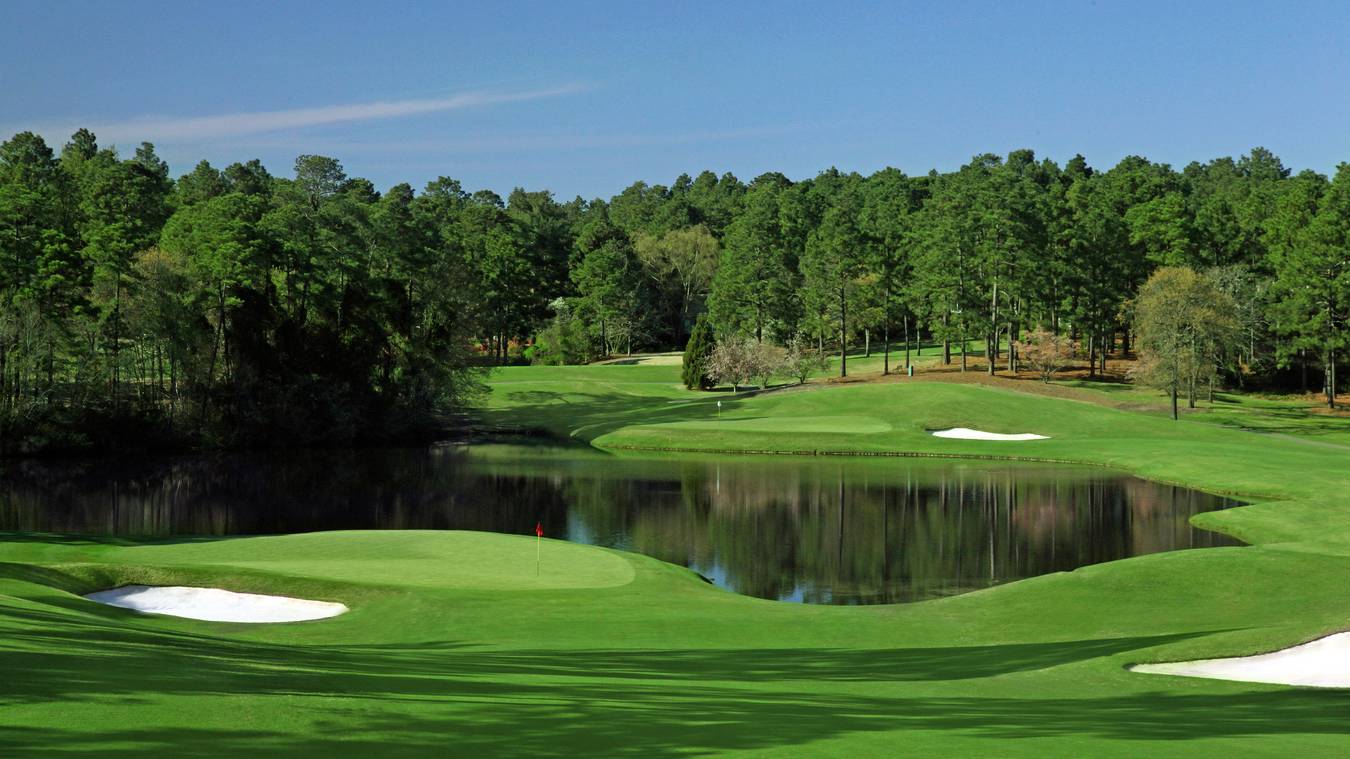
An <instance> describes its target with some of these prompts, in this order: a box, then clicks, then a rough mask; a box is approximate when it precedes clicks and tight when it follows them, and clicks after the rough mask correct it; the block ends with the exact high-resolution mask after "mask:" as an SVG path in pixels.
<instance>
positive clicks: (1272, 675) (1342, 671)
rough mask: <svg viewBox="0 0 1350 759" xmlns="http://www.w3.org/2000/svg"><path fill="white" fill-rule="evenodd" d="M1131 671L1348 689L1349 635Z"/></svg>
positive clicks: (1329, 636)
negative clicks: (1286, 646) (1287, 646)
mask: <svg viewBox="0 0 1350 759" xmlns="http://www.w3.org/2000/svg"><path fill="white" fill-rule="evenodd" d="M1130 669H1131V670H1132V671H1134V672H1146V673H1149V674H1155V675H1182V676H1185V677H1209V678H1213V679H1215V680H1241V681H1243V682H1249V683H1273V684H1276V685H1311V686H1315V687H1319V688H1350V632H1343V633H1336V634H1335V635H1328V636H1327V637H1325V638H1318V639H1317V640H1314V641H1312V642H1311V643H1304V644H1303V645H1301V646H1294V647H1293V648H1286V649H1284V650H1282V651H1274V652H1272V653H1268V654H1260V655H1258V656H1237V657H1233V658H1231V659H1199V660H1197V661H1179V662H1169V663H1166V664H1136V665H1135V666H1133V667H1131V668H1130Z"/></svg>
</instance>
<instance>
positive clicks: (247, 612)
mask: <svg viewBox="0 0 1350 759" xmlns="http://www.w3.org/2000/svg"><path fill="white" fill-rule="evenodd" d="M85 598H87V599H89V600H90V601H97V602H98V603H101V604H107V605H109V606H119V607H121V608H123V609H132V610H134V611H139V612H144V613H146V614H168V615H170V616H174V617H187V618H188V619H204V620H207V621H210V622H302V621H304V620H307V619H325V618H327V617H336V616H337V615H339V614H342V613H343V612H345V611H347V607H346V606H345V605H343V604H337V603H328V602H326V601H306V600H304V599H302V598H287V597H285V596H261V595H257V594H256V593H235V592H233V591H229V590H220V589H219V588H187V587H182V586H168V587H155V586H150V585H126V586H123V587H121V588H113V589H112V590H100V591H99V592H97V593H90V594H89V595H87V596H85Z"/></svg>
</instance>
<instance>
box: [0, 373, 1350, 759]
mask: <svg viewBox="0 0 1350 759" xmlns="http://www.w3.org/2000/svg"><path fill="white" fill-rule="evenodd" d="M492 384H493V393H492V396H491V398H490V400H489V401H488V405H487V408H486V409H485V411H484V415H485V417H486V418H487V419H488V421H490V422H492V423H496V424H501V425H503V426H517V427H522V426H531V427H543V428H546V429H549V430H551V431H553V432H554V433H556V434H558V435H560V436H570V437H571V438H572V439H574V440H575V441H576V443H577V444H578V445H583V444H585V445H591V446H596V447H599V448H603V449H608V450H617V449H620V448H622V447H657V448H680V449H691V450H695V449H697V450H728V451H730V450H735V451H756V450H774V451H792V452H799V453H817V452H819V453H830V452H840V453H842V452H867V453H897V452H907V453H915V454H931V455H965V456H1017V457H1022V456H1025V457H1032V458H1046V459H1054V460H1066V461H1076V462H1084V463H1092V464H1102V465H1109V466H1114V467H1118V468H1121V469H1126V470H1129V471H1132V472H1136V473H1139V474H1142V475H1144V476H1148V477H1153V478H1157V479H1162V480H1166V481H1172V482H1178V483H1185V484H1188V485H1191V486H1195V487H1201V488H1205V489H1210V490H1215V491H1222V492H1229V493H1241V494H1245V495H1248V496H1252V497H1254V500H1256V501H1257V502H1256V503H1254V504H1253V505H1251V506H1247V507H1243V508H1239V509H1233V510H1228V511H1224V512H1217V513H1212V514H1206V515H1201V516H1200V517H1198V519H1199V521H1200V522H1201V523H1202V524H1204V525H1207V526H1211V527H1218V528H1222V529H1224V530H1226V531H1229V532H1231V533H1233V534H1235V535H1238V536H1240V537H1242V538H1244V539H1245V540H1247V541H1249V542H1251V543H1253V544H1254V545H1253V546H1251V547H1244V548H1215V549H1204V550H1194V551H1178V552H1173V553H1166V554H1154V555H1149V556H1144V557H1139V558H1135V559H1129V560H1125V561H1119V562H1113V563H1108V564H1101V565H1096V566H1091V567H1086V568H1083V569H1080V570H1077V571H1075V572H1071V573H1061V574H1054V575H1048V576H1044V577H1038V578H1035V579H1031V580H1026V581H1022V582H1018V583H1013V584H1010V585H1005V586H999V587H995V588H992V589H989V590H984V591H979V592H975V593H970V594H967V595H962V596H957V597H953V598H947V599H941V600H936V601H929V602H923V603H918V604H910V605H900V606H880V607H831V606H808V605H798V604H786V603H776V602H770V601H762V600H758V599H753V598H748V597H744V596H739V595H736V594H733V593H729V592H726V591H723V590H720V589H717V588H715V587H712V586H710V585H708V584H706V583H704V582H702V581H701V580H700V579H698V578H697V577H696V576H694V575H693V574H692V573H691V572H689V571H687V570H684V569H681V568H678V567H674V566H671V565H668V564H664V563H661V562H659V561H657V560H655V559H651V558H647V557H643V556H638V555H634V554H628V553H622V552H617V551H611V550H606V549H601V548H593V547H585V546H578V545H572V544H567V543H560V542H557V541H548V540H546V541H544V543H543V572H542V573H541V574H540V576H539V577H538V578H536V577H534V565H533V561H534V554H533V551H534V548H535V545H534V541H532V540H531V539H529V538H521V537H514V536H504V535H492V534H484V533H463V532H448V533H446V532H380V533H324V534H318V535H299V536H286V537H268V538H248V539H234V540H188V541H182V542H170V543H153V544H138V543H133V542H125V541H113V540H109V541H98V540H74V539H63V538H59V537H54V536H11V537H10V538H9V539H8V540H5V541H3V542H0V562H3V563H0V682H3V683H5V685H4V686H0V697H3V699H4V701H3V706H4V712H3V715H4V716H3V718H2V719H0V746H3V747H5V748H7V749H9V750H8V751H5V752H4V753H6V754H7V755H15V754H25V753H38V752H50V753H56V754H60V753H71V754H74V753H91V752H97V753H99V754H109V755H114V756H116V755H119V754H126V755H131V754H136V755H138V756H142V755H146V754H147V752H149V753H150V754H164V755H190V756H214V755H222V756H223V755H235V754H245V753H246V754H249V755H262V756H270V755H282V754H288V755H289V754H293V753H302V754H312V755H333V754H335V753H338V754H367V755H379V756H398V755H446V754H457V755H473V756H476V755H521V756H541V755H542V756H578V755H610V754H632V755H644V756H662V755H675V754H723V753H735V752H750V753H764V754H771V755H808V754H809V755H826V756H828V755H837V756H868V755H895V754H919V755H922V754H942V755H953V754H955V755H1035V756H1138V755H1141V754H1144V753H1147V752H1158V753H1165V754H1167V755H1180V754H1187V755H1197V756H1212V755H1214V754H1218V753H1223V752H1228V753H1240V754H1243V755H1247V754H1260V753H1267V754H1280V755H1297V754H1302V755H1337V754H1344V753H1346V751H1347V750H1350V736H1347V734H1346V729H1345V717H1346V714H1347V709H1350V693H1346V692H1342V691H1328V690H1313V689H1299V688H1285V687H1279V686H1266V685H1252V684H1243V683H1230V682H1221V681H1210V680H1200V679H1189V678H1174V677H1165V676H1147V675H1138V674H1132V673H1130V672H1128V671H1126V670H1125V667H1126V665H1128V664H1130V663H1134V662H1140V661H1161V660H1174V659H1184V658H1194V657H1203V656H1218V655H1236V654H1244V653H1253V652H1257V651H1262V650H1270V649H1273V648H1277V647H1282V646H1285V645H1289V644H1293V643H1297V642H1301V641H1305V640H1308V639H1311V638H1313V637H1317V636H1319V635H1323V634H1326V633H1329V632H1332V631H1335V630H1340V629H1344V628H1346V627H1347V626H1350V623H1348V622H1347V619H1348V617H1347V606H1346V590H1345V588H1346V579H1347V577H1350V508H1347V506H1346V495H1345V493H1346V492H1347V488H1346V486H1347V484H1350V472H1347V470H1346V466H1345V464H1346V462H1347V460H1350V459H1347V453H1350V451H1347V450H1346V448H1345V447H1343V446H1341V445H1339V444H1338V443H1337V442H1336V441H1338V440H1344V439H1345V437H1344V435H1345V430H1343V429H1340V428H1336V429H1330V430H1319V429H1318V427H1319V425H1323V424H1326V425H1338V424H1339V423H1340V422H1342V420H1337V419H1332V418H1321V419H1315V418H1314V419H1303V418H1302V417H1298V416H1297V415H1295V414H1293V413H1292V412H1290V411H1288V410H1287V409H1285V408H1284V407H1283V406H1279V405H1278V404H1279V403H1282V402H1281V401H1278V400H1271V399H1266V400H1262V399H1255V398H1252V399H1247V398H1243V399H1238V400H1236V401H1233V402H1232V406H1233V407H1232V408H1231V409H1225V410H1223V411H1219V410H1214V411H1212V412H1205V413H1197V414H1195V415H1192V416H1189V417H1187V418H1186V419H1183V420H1182V421H1180V422H1176V423H1173V422H1171V421H1170V420H1167V419H1165V418H1162V417H1161V416H1159V415H1158V414H1156V413H1154V412H1152V411H1148V412H1136V411H1128V410H1121V409H1119V408H1112V407H1107V406H1104V405H1099V404H1094V403H1087V402H1081V401H1069V400H1060V399H1053V398H1047V397H1041V396H1035V395H1029V394H1022V393H1015V392H1009V391H1006V390H1000V389H996V388H989V387H982V386H969V385H954V384H943V383H929V382H918V381H899V382H895V383H888V384H880V385H868V384H863V385H841V386H818V387H812V388H808V389H802V390H788V391H777V392H770V393H766V394H761V395H756V396H749V397H747V396H745V395H742V396H732V395H731V394H730V393H710V394H694V393H688V392H686V391H684V390H683V389H681V388H680V387H679V385H678V367H670V366H608V367H560V368H544V367H525V368H510V369H503V370H501V371H500V372H499V373H498V374H497V375H496V376H495V377H494V379H493V383H492ZM717 400H721V401H722V402H723V404H722V416H721V419H720V420H719V419H718V416H717V407H716V401H717ZM1225 402H1227V401H1225ZM1290 403H1292V402H1290ZM1263 404H1276V406H1275V407H1274V408H1267V407H1266V406H1265V405H1263ZM1220 413H1226V414H1231V415H1232V416H1231V418H1230V419H1229V420H1228V421H1221V420H1218V419H1217V415H1218V414H1220ZM1281 414H1285V415H1288V416H1289V418H1290V420H1291V421H1290V422H1289V424H1286V425H1285V427H1286V429H1281V430H1278V431H1277V432H1275V434H1272V432H1270V431H1268V432H1255V431H1252V429H1255V428H1257V427H1259V426H1260V425H1261V424H1263V423H1264V422H1262V421H1260V420H1262V419H1266V418H1279V416H1280V415H1281ZM1244 420H1245V421H1246V423H1244ZM1216 421H1218V423H1215V422H1216ZM1231 422H1236V423H1231ZM951 426H968V427H976V428H980V429H987V430H993V431H1000V432H1023V431H1031V432H1039V433H1042V434H1048V435H1051V436H1052V437H1051V439H1050V440H1045V441H1036V442H1027V443H988V442H979V441H957V440H943V439H939V438H934V437H932V436H931V435H930V434H928V430H930V429H933V428H938V427H951ZM1244 427H1246V428H1244ZM596 455H604V454H596ZM615 455H621V454H615ZM131 582H146V583H158V584H163V583H189V584H216V585H222V586H225V587H230V588H232V589H236V590H245V591H255V592H277V593H287V594H291V595H298V596H303V597H308V598H316V599H322V600H340V601H342V602H344V603H347V604H348V605H349V606H350V607H351V608H352V611H351V612H350V613H348V614H345V615H342V616H339V617H336V618H333V619H328V620H322V621H317V622H308V623H299V624H288V625H259V626H245V625H232V624H226V623H207V622H194V621H190V620H178V619H172V618H163V617H150V616H139V615H135V614H132V613H130V612H125V611H122V610H117V609H111V608H104V607H99V606H95V605H93V604H90V603H88V602H85V601H83V600H81V599H79V598H77V597H76V595H75V594H77V593H80V592H86V591H89V590H93V589H95V588H100V587H108V586H110V585H113V584H117V583H131Z"/></svg>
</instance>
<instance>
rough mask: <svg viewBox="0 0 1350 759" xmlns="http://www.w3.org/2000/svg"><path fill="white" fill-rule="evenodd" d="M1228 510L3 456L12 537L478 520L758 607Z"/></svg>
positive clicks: (546, 462)
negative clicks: (691, 580)
mask: <svg viewBox="0 0 1350 759" xmlns="http://www.w3.org/2000/svg"><path fill="white" fill-rule="evenodd" d="M1235 503H1236V502H1235V501H1232V500H1230V499H1226V498H1222V497H1219V496H1213V495H1209V494H1206V493H1201V492H1197V491H1193V490H1187V489H1185V488H1180V487H1174V486H1171V485H1162V484H1159V483H1155V482H1148V481H1145V480H1140V479H1137V478H1134V477H1129V476H1125V475H1121V474H1118V473H1114V472H1110V471H1107V470H1099V469H1090V468H1078V467H1064V466H1047V465H1030V464H1009V463H1003V462H976V461H952V462H947V461H935V460H923V459H903V458H887V459H846V458H825V457H822V458H813V457H801V458H796V457H782V458H770V457H725V456H723V457H717V458H706V457H688V456H679V457H671V456H665V457H661V458H643V457H629V456H611V455H606V454H601V453H596V452H592V451H580V452H579V451H574V450H558V449H545V448H535V447H515V446H500V445H484V446H472V447H465V446H438V447H432V448H416V449H406V448H400V449H379V450H361V451H304V452H295V453H288V454H276V453H267V454H228V455H216V456H192V457H172V458H161V459H137V460H134V461H116V462H114V461H74V462H72V461H22V462H12V463H9V464H0V530H3V531H38V532H61V533H78V534H97V535H120V536H174V535H252V534H268V533H287V532H306V531H313V530H341V529H369V528H377V529H469V530H492V531H496V532H513V533H523V534H530V533H533V531H534V526H535V523H536V522H542V523H543V525H544V530H545V534H546V535H547V536H549V537H556V538H565V539H567V540H573V541H577V542H580V543H591V544H595V545H602V546H609V547H613V548H622V549H625V550H630V551H637V552H640V553H644V554H648V555H650V556H655V557H657V558H660V559H664V560H666V561H669V562H674V563H677V564H683V565H685V566H688V567H690V568H692V569H694V570H695V571H697V572H699V573H700V574H702V575H703V576H705V577H706V578H708V579H709V580H711V581H712V582H714V583H716V584H718V585H720V586H723V587H726V588H729V589H731V590H734V591H737V592H739V593H745V594H748V595H752V596H758V597H761V598H773V599H782V600H792V601H803V602H807V603H838V604H871V603H893V602H900V601H915V600H921V599H926V598H935V597H939V596H946V595H952V594H955V593H963V592H966V591H971V590H976V589H979V588H985V587H989V586H991V585H996V584H998V583H1004V582H1010V581H1012V580H1018V579H1022V578H1025V577H1032V576H1035V575H1040V574H1045V573H1048V572H1058V571H1063V570H1070V569H1074V568H1076V567H1081V566H1084V565H1086V564H1095V563H1098V562H1103V561H1111V560H1114V559H1121V558H1125V557H1128V556H1137V555H1140V554H1146V553H1154V552H1158V551H1170V550H1174V549H1180V548H1198V547H1204V546H1215V545H1234V544H1235V542H1234V541H1232V540H1230V539H1228V538H1225V537H1223V536H1221V535H1217V534H1215V533H1210V532H1205V531H1202V530H1197V529H1195V528H1193V527H1191V526H1190V525H1189V523H1188V522H1187V519H1188V518H1189V517H1190V516H1191V515H1192V514H1195V513H1197V512H1200V511H1210V510H1213V509H1221V508H1226V507H1228V506H1231V505H1234V504H1235Z"/></svg>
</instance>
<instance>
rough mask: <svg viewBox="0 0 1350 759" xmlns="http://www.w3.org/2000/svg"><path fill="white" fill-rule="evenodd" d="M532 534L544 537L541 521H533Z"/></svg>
mask: <svg viewBox="0 0 1350 759" xmlns="http://www.w3.org/2000/svg"><path fill="white" fill-rule="evenodd" d="M534 535H535V537H538V538H542V537H544V523H543V522H535V523H534Z"/></svg>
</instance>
